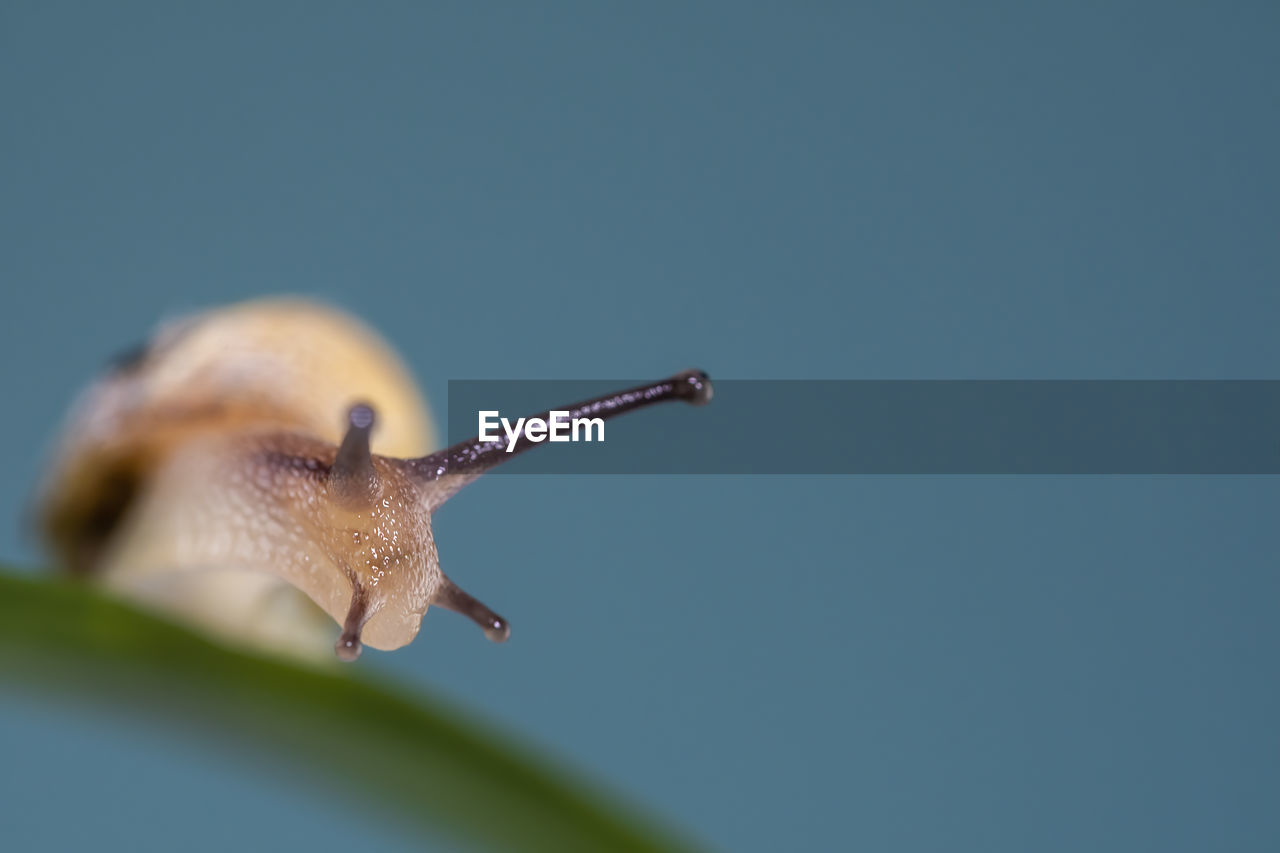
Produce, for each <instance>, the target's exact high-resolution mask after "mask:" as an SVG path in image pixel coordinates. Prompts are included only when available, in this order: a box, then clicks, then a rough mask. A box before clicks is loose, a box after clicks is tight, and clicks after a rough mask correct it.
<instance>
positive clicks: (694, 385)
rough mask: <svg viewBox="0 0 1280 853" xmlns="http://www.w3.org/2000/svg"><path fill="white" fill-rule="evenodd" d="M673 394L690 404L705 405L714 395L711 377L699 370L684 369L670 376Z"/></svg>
mask: <svg viewBox="0 0 1280 853" xmlns="http://www.w3.org/2000/svg"><path fill="white" fill-rule="evenodd" d="M671 381H672V382H674V383H675V394H676V396H677V397H679V398H680V399H681V400H684V401H685V402H686V403H688V404H689V405H691V406H705V405H706V404H707V403H710V402H711V398H712V397H714V396H715V388H714V387H713V386H712V385H711V377H710V376H708V375H707V374H706V373H705V372H703V371H701V370H685V371H682V372H681V373H677V374H676V375H675V376H673V377H671Z"/></svg>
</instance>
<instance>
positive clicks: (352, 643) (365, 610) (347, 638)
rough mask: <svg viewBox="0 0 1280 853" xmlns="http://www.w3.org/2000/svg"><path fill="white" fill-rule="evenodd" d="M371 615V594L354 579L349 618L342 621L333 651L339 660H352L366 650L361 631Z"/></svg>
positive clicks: (348, 610)
mask: <svg viewBox="0 0 1280 853" xmlns="http://www.w3.org/2000/svg"><path fill="white" fill-rule="evenodd" d="M371 615H372V614H371V613H370V612H369V596H368V595H367V594H366V593H365V591H364V587H362V586H361V585H360V584H358V583H355V582H354V581H353V582H352V589H351V606H350V607H349V608H348V609H347V618H346V619H345V620H343V622H342V635H341V636H340V637H338V642H336V643H334V644H333V651H334V653H335V654H337V656H338V660H344V661H348V662H350V661H353V660H355V659H356V658H358V657H360V652H362V651H364V644H363V643H361V642H360V632H361V631H363V630H364V623H365V622H368V621H369V617H370V616H371Z"/></svg>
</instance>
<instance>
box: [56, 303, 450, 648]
mask: <svg viewBox="0 0 1280 853" xmlns="http://www.w3.org/2000/svg"><path fill="white" fill-rule="evenodd" d="M357 401H364V402H367V403H369V404H371V405H372V406H373V407H374V408H375V409H376V410H377V412H378V425H377V429H376V430H375V431H374V432H373V435H372V442H373V450H374V451H375V452H378V453H384V454H387V455H391V456H406V457H407V456H416V455H420V454H422V453H425V452H427V451H428V450H430V449H431V448H432V446H433V441H434V435H433V430H432V427H431V421H430V416H429V414H428V412H427V408H426V404H425V402H424V401H423V399H422V397H421V395H420V394H419V393H418V391H417V387H416V385H415V384H414V382H413V379H412V376H411V375H410V374H409V372H408V370H407V369H406V368H405V367H404V365H403V364H402V363H401V361H400V359H399V358H398V357H397V356H396V355H395V353H394V352H393V351H392V350H391V349H390V347H388V346H387V345H386V344H385V343H384V342H383V341H382V339H381V338H380V337H379V336H378V335H377V334H376V333H375V332H373V331H372V330H370V329H369V328H368V327H366V326H364V325H363V324H361V323H359V322H358V321H356V320H354V319H353V318H351V317H349V316H348V315H346V314H345V313H343V312H340V311H337V310H335V309H332V308H329V307H326V306H323V305H319V304H316V303H314V302H309V301H306V300H302V299H293V298H285V299H268V300H260V301H255V302H248V303H243V304H239V305H233V306H230V307H227V308H222V309H217V310H214V311H210V312H207V313H205V314H200V315H197V316H195V317H192V318H189V319H184V320H179V321H176V322H172V323H169V324H166V325H165V326H162V327H161V328H160V329H159V330H158V331H157V333H156V335H155V336H154V338H153V339H152V340H151V341H150V342H149V343H148V344H147V346H146V347H144V348H140V349H139V350H137V351H135V352H133V353H130V354H129V356H128V357H127V358H126V359H124V360H121V361H120V362H118V363H117V364H116V365H115V366H114V367H113V368H112V369H111V370H110V371H109V372H107V373H106V374H105V375H104V376H102V377H101V378H100V379H99V380H98V381H97V382H95V383H94V384H93V385H92V386H91V387H90V388H89V389H88V390H87V391H86V392H85V394H84V395H83V397H82V398H81V400H80V401H79V403H78V405H77V407H76V408H75V409H74V411H73V413H72V416H71V418H70V421H69V423H68V425H67V428H66V431H65V433H64V436H63V438H62V441H61V443H60V445H59V447H58V450H57V452H56V454H55V456H54V464H53V465H52V466H51V470H50V472H49V474H48V476H47V477H46V479H45V481H44V483H43V484H42V488H41V492H40V495H39V497H38V505H37V517H38V521H39V525H40V529H41V533H42V535H43V538H44V540H45V542H46V545H47V546H48V547H49V549H50V551H51V552H52V553H53V554H54V556H55V558H56V559H57V562H58V563H59V564H60V565H61V566H62V567H64V568H65V569H67V570H69V571H71V572H74V573H77V574H82V575H92V576H94V577H96V578H98V579H99V580H100V581H101V582H103V583H105V584H107V585H108V586H111V587H113V588H115V589H117V590H119V591H121V592H123V593H124V594H126V595H129V596H131V597H134V598H137V599H139V600H141V601H144V602H147V603H152V604H156V605H158V606H161V607H164V608H166V609H172V610H178V611H181V612H182V613H183V614H184V615H185V616H187V617H189V618H193V619H195V620H196V621H197V622H200V623H202V624H206V625H208V626H209V627H211V628H213V629H215V630H219V631H222V632H224V633H230V634H234V635H237V636H239V637H241V638H244V639H247V640H250V641H257V640H260V641H261V642H262V643H264V644H267V645H279V644H280V642H278V641H283V642H284V644H285V645H289V646H292V647H294V649H295V650H297V649H298V648H318V649H320V650H321V651H322V652H323V653H325V654H328V643H327V642H321V643H319V644H318V645H317V644H316V637H317V635H318V634H320V633H325V634H331V633H332V630H333V628H332V622H331V621H329V620H320V619H317V618H316V616H317V615H318V614H317V613H316V612H315V608H314V607H312V606H311V605H310V604H309V603H308V601H307V599H308V598H309V599H310V600H311V601H314V602H315V604H316V605H318V606H319V607H320V608H321V609H322V610H323V611H324V612H326V613H328V614H329V615H331V616H333V617H334V618H335V619H337V620H338V621H339V622H341V621H342V620H343V617H344V616H345V614H346V607H347V604H348V603H349V602H350V599H351V595H352V585H351V584H352V579H353V578H359V577H361V576H362V573H364V574H369V573H370V572H372V573H373V574H372V576H371V577H370V581H372V580H373V579H377V580H378V585H377V586H378V587H379V588H381V589H384V590H389V589H391V588H393V587H395V588H403V589H404V590H406V591H407V592H409V593H412V594H411V595H410V596H409V598H408V599H406V601H407V607H408V609H405V608H393V609H390V610H386V612H385V613H383V614H381V615H377V614H375V616H374V617H371V618H370V621H369V625H368V635H367V642H369V643H370V644H372V645H374V646H375V647H378V648H381V647H394V646H398V645H402V644H403V642H407V641H408V640H407V639H405V640H403V641H395V642H393V641H392V640H390V639H384V640H383V642H382V643H380V642H379V639H380V638H383V634H384V628H383V626H384V625H386V626H390V625H395V629H394V630H391V631H389V632H387V633H389V634H390V635H392V636H394V637H397V638H398V637H402V636H404V635H405V634H406V633H407V635H408V639H412V636H413V634H414V633H416V631H417V622H416V620H417V619H420V618H421V611H422V610H425V604H423V603H422V598H423V596H424V595H427V596H429V594H430V591H431V589H432V586H433V584H432V576H431V575H432V571H433V570H432V568H431V567H435V568H434V571H435V572H436V573H438V571H439V569H438V565H437V562H436V558H435V546H434V543H433V542H432V540H431V534H430V526H429V520H424V516H426V515H427V514H428V511H427V510H426V509H425V508H423V509H422V511H421V512H417V511H416V510H414V511H412V512H411V511H409V510H408V509H407V508H405V501H406V495H405V494H403V493H401V494H398V496H397V497H395V498H394V499H390V498H389V504H390V505H389V506H386V507H382V506H380V505H379V506H377V507H375V508H371V509H370V511H369V512H368V513H363V514H364V515H365V516H366V518H355V519H342V521H343V524H344V527H343V529H344V530H346V531H347V532H348V533H349V534H351V535H352V537H353V541H352V545H355V543H354V534H355V533H356V532H361V535H362V536H363V537H365V539H366V541H365V542H364V544H363V546H362V547H356V548H341V547H338V546H339V545H340V544H341V543H339V542H337V541H336V540H335V536H336V534H333V535H330V534H325V535H323V536H319V535H313V536H311V537H308V538H305V539H304V537H303V533H304V532H309V533H311V534H318V533H319V531H320V530H321V529H322V528H321V527H320V526H319V525H320V519H319V518H317V517H315V515H314V513H315V512H318V511H319V510H318V508H317V507H318V506H319V504H318V502H319V500H320V495H319V494H318V493H317V492H316V490H315V488H314V486H315V484H314V483H313V484H311V485H310V486H309V485H308V479H307V477H306V476H305V475H306V474H307V472H308V469H307V465H309V464H315V465H322V466H326V467H327V466H328V465H329V464H330V463H331V462H332V460H333V455H334V453H335V452H336V445H337V443H338V442H339V441H340V440H341V439H342V436H343V431H344V429H345V426H346V413H347V410H348V408H349V407H350V406H351V405H352V404H353V403H355V402H357ZM263 442H267V443H268V445H270V446H269V447H268V446H264V444H263ZM271 442H274V445H271ZM273 454H274V455H273ZM299 466H300V467H299ZM393 467H394V466H387V465H385V464H379V465H378V469H379V471H381V470H383V469H384V468H386V469H387V471H388V476H391V475H393V474H397V473H398V471H393V470H392V468H393ZM400 479H401V480H403V478H400ZM272 484H273V485H274V486H279V487H283V489H284V492H285V493H284V494H281V493H276V492H271V491H270V488H269V486H270V485H272ZM391 488H392V490H394V489H396V488H398V486H392V487H391ZM313 501H315V502H316V503H315V504H313V503H312V502H313ZM397 507H400V508H401V509H403V511H400V510H398V509H397ZM308 512H311V513H312V515H310V516H309V515H308ZM361 514H362V513H360V512H357V513H356V515H361ZM393 514H395V516H396V518H395V520H394V521H392V519H391V516H392V515H393ZM372 516H376V520H375V523H374V524H373V525H372V526H369V527H362V524H364V523H365V522H368V521H370V520H374V519H371V517H372ZM407 527H413V528H414V529H415V531H416V532H415V534H414V536H415V537H416V540H417V541H418V543H419V546H418V547H419V548H421V550H420V551H415V550H414V549H413V548H411V547H409V546H408V544H407V543H408V541H409V537H408V535H407V533H406V528H407ZM384 534H385V535H386V539H385V541H382V537H383V535H384ZM320 543H324V544H323V546H322V547H319V548H317V545H319V544H320ZM375 550H376V553H375ZM362 555H363V556H362ZM224 558H227V559H225V560H224ZM347 559H349V560H351V561H352V562H353V563H354V564H355V565H347V564H346V560H347ZM366 562H367V563H368V564H369V565H363V566H362V563H366ZM377 571H381V572H382V573H383V574H382V576H381V577H378V576H377V575H376V572H377ZM410 576H416V577H417V580H416V581H410V580H409V578H410ZM299 581H301V582H299ZM295 587H296V589H295ZM343 587H345V589H344V588H343ZM299 590H300V591H301V592H302V593H305V597H304V596H303V595H302V594H301V593H300V592H299ZM339 590H341V592H342V594H341V596H340V595H339V594H338V593H339ZM339 597H344V601H343V604H342V606H341V608H338V607H337V606H336V605H335V603H334V602H335V601H336V599H337V598H339ZM385 599H388V597H387V596H382V595H380V596H377V597H376V598H375V601H376V600H385ZM372 603H373V602H371V604H372ZM380 609H386V608H385V606H383V607H381V608H380ZM337 610H341V612H340V613H338V612H336V611H337ZM413 610H417V616H416V617H414V616H412V615H411V613H412V611H413ZM272 620H275V623H276V624H269V623H271V622H272ZM410 622H412V623H413V624H412V628H411V630H410V626H409V623H410ZM299 635H307V636H305V637H301V636H300V637H299V638H297V639H295V636H299ZM384 643H390V644H391V645H387V646H384Z"/></svg>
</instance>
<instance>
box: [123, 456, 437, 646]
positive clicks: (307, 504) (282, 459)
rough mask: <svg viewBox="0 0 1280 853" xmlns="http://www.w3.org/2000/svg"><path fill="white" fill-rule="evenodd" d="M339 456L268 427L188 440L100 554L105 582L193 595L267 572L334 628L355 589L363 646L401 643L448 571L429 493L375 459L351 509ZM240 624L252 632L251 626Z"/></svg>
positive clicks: (393, 466) (409, 635) (398, 469)
mask: <svg viewBox="0 0 1280 853" xmlns="http://www.w3.org/2000/svg"><path fill="white" fill-rule="evenodd" d="M336 452H337V448H336V447H335V446H334V445H332V444H329V443H327V442H323V441H320V440H316V439H309V438H306V437H303V436H299V435H295V434H289V433H276V432H269V431H266V432H252V431H250V432H247V433H238V434H234V435H231V436H222V437H212V436H211V437H208V438H206V439H204V440H199V441H194V442H191V443H189V444H187V445H185V446H184V447H183V449H182V451H181V452H179V453H176V454H174V456H173V457H172V458H171V460H170V463H169V464H168V465H166V466H165V467H164V468H163V470H161V471H159V472H158V473H157V476H156V477H155V478H154V480H153V481H152V483H151V484H150V486H149V488H148V490H147V493H146V494H145V496H144V497H143V498H142V499H141V503H140V505H139V506H138V511H137V512H134V513H131V515H130V519H129V520H128V522H127V523H126V524H125V525H124V526H123V527H122V529H121V530H120V531H119V534H118V537H117V541H116V544H115V546H114V547H113V548H112V549H111V551H110V552H109V553H108V554H107V558H106V560H105V566H104V568H105V574H106V577H107V580H108V582H109V583H111V584H112V585H115V586H119V587H121V588H124V589H133V590H135V591H141V592H143V593H145V592H146V591H147V590H148V588H149V587H151V586H152V585H153V584H154V585H155V587H156V588H157V589H159V590H167V591H169V592H170V593H178V592H181V593H183V594H184V595H189V594H190V593H191V592H192V591H193V590H194V588H195V587H193V586H192V584H194V585H196V586H199V585H200V584H203V583H206V582H207V581H205V580H204V578H203V576H204V575H206V574H208V573H210V572H213V573H225V572H264V571H265V572H268V573H269V575H270V576H273V577H276V578H278V579H280V580H282V581H286V582H287V583H288V584H290V585H292V586H293V587H296V588H297V589H298V590H301V591H302V592H303V593H305V594H306V595H307V597H308V598H310V599H311V601H313V602H315V604H316V605H318V606H319V607H320V608H321V609H322V610H323V611H324V612H325V613H327V614H328V615H329V616H330V617H332V619H333V620H334V621H336V622H337V623H339V624H342V623H343V622H344V620H345V619H346V617H347V615H348V612H349V610H350V607H351V603H352V599H353V594H355V593H356V591H359V593H360V594H361V595H362V596H363V600H364V605H365V608H366V612H365V618H367V622H365V623H364V624H363V637H362V640H363V642H364V644H365V645H368V646H371V647H373V648H377V649H394V648H398V647H400V646H403V645H405V644H406V643H408V642H410V641H411V640H412V639H413V638H414V637H415V636H416V635H417V632H418V627H419V625H420V623H421V620H422V617H423V615H424V614H425V612H426V610H427V606H428V605H429V604H430V603H431V601H432V599H433V598H434V596H435V594H436V592H437V591H438V589H439V588H440V585H441V579H442V574H441V571H440V564H439V559H438V557H437V555H436V546H435V540H434V537H433V536H432V532H431V518H430V511H429V509H428V503H427V501H426V499H425V498H424V495H423V489H422V487H420V486H419V485H418V484H417V483H414V482H413V481H412V480H411V479H410V478H409V477H408V476H406V474H405V473H404V472H403V470H402V469H401V467H400V466H399V465H398V464H396V463H395V462H393V461H392V460H387V459H384V458H382V457H378V456H374V457H373V464H374V469H375V471H376V473H377V484H378V486H377V492H376V493H375V494H374V495H373V496H372V500H370V501H368V502H367V504H365V505H358V506H354V507H353V506H349V505H348V504H347V503H346V502H344V501H341V500H336V499H335V496H334V495H333V494H332V483H331V481H330V480H329V477H328V475H329V470H330V466H331V465H332V463H333V459H334V456H335V454H336ZM175 568H176V569H177V571H176V572H175ZM182 574H187V575H190V578H189V579H187V581H186V582H184V581H183V579H182V578H181V575H182ZM331 624H332V623H330V625H331ZM234 630H237V631H248V632H249V633H250V634H252V633H254V632H255V629H254V627H253V626H252V625H240V626H238V627H236V628H235V629H234ZM329 631H332V628H331V627H330V628H329ZM325 645H327V644H325ZM322 647H324V646H322Z"/></svg>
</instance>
